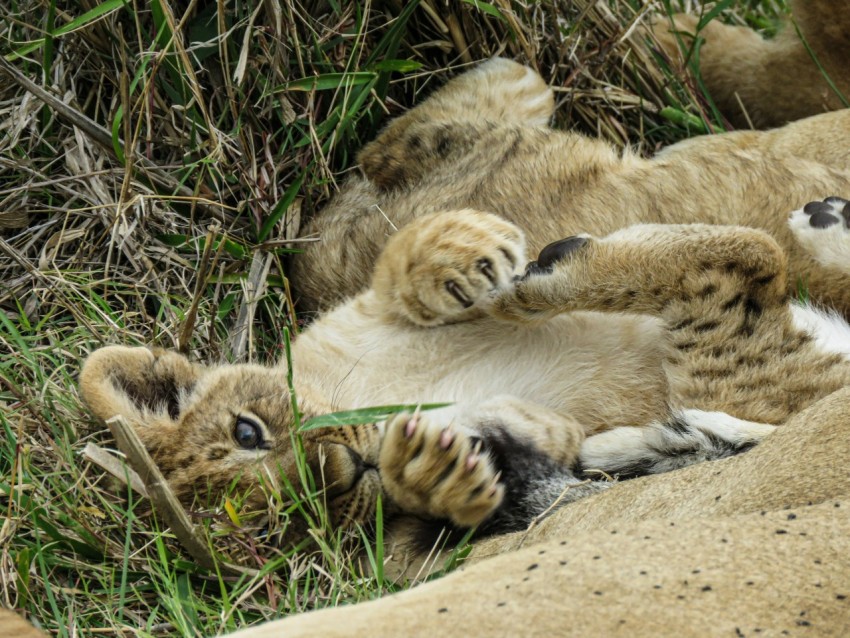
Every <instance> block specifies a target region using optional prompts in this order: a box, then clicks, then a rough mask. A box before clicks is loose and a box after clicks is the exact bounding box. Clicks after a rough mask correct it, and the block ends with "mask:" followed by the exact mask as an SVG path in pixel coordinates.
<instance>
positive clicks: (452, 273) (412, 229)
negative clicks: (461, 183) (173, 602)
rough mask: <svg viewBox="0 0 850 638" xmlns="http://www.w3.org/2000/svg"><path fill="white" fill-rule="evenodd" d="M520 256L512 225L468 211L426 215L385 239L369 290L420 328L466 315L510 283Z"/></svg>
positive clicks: (522, 252)
mask: <svg viewBox="0 0 850 638" xmlns="http://www.w3.org/2000/svg"><path fill="white" fill-rule="evenodd" d="M524 259H525V238H524V236H523V234H522V231H520V230H519V229H518V228H517V227H516V226H514V225H513V224H511V223H509V222H506V221H505V220H503V219H501V218H500V217H497V216H496V215H492V214H490V213H481V212H478V211H473V210H461V211H450V212H444V213H437V214H434V215H427V216H424V217H421V218H419V219H417V220H416V221H415V222H413V223H411V224H408V226H406V227H405V228H403V229H402V230H401V231H399V232H398V233H396V235H394V236H393V237H392V238H391V239H390V241H389V242H388V243H387V246H386V248H385V249H384V252H383V253H382V255H381V257H380V258H379V260H378V263H377V265H376V267H375V277H374V279H373V289H374V290H375V291H376V292H377V294H378V295H379V298H382V299H383V300H384V302H385V303H387V304H388V305H389V308H388V309H389V310H390V311H391V312H392V313H394V314H400V315H402V316H403V317H405V318H407V319H408V320H410V321H411V322H413V323H415V324H417V325H421V326H435V325H440V324H443V323H447V322H456V321H463V320H466V319H471V318H473V317H476V316H480V314H481V313H482V312H483V311H485V310H486V308H487V307H488V306H489V303H490V301H491V299H492V298H493V297H494V296H495V294H496V293H497V292H498V291H502V290H506V289H508V288H510V287H511V286H512V285H513V282H514V280H515V279H516V278H517V277H518V275H519V273H520V270H519V268H520V264H522V263H523V261H524Z"/></svg>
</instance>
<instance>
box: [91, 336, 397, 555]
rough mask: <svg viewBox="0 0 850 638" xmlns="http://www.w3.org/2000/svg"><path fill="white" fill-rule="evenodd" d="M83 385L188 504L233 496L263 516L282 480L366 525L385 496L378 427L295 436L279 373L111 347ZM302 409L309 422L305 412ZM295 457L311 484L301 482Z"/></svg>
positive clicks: (95, 408)
mask: <svg viewBox="0 0 850 638" xmlns="http://www.w3.org/2000/svg"><path fill="white" fill-rule="evenodd" d="M80 389H81V391H82V395H83V398H84V400H85V401H86V403H87V404H88V405H89V407H90V408H91V410H92V412H94V414H95V415H96V416H97V417H98V418H100V419H102V420H103V421H107V420H109V419H111V418H112V417H115V416H121V417H123V418H124V419H125V420H126V421H127V422H128V423H129V424H130V425H131V426H132V427H133V429H134V430H135V431H136V432H137V434H138V435H139V438H140V439H141V441H142V442H143V443H144V445H145V447H146V448H147V450H148V452H149V453H150V455H151V457H152V458H153V460H154V462H155V463H156V464H157V466H158V467H159V468H160V470H161V471H162V473H163V475H164V476H165V478H166V479H167V480H168V482H169V485H170V486H171V488H172V490H173V491H174V492H175V493H176V494H177V496H178V497H180V498H181V500H183V501H184V502H186V503H191V502H192V501H193V500H194V498H195V497H196V495H200V496H201V497H209V498H210V501H211V502H215V499H216V497H220V496H221V495H223V494H224V493H226V492H229V491H230V490H233V492H234V493H237V494H239V495H240V496H242V497H244V498H245V501H244V502H245V503H246V506H247V507H248V508H251V509H254V510H258V511H264V510H265V509H266V505H267V502H268V494H269V493H270V490H271V491H272V492H274V491H278V492H279V491H280V489H281V488H282V487H283V486H284V485H285V484H286V482H288V483H289V485H291V486H294V488H295V490H296V491H298V490H301V489H303V490H311V489H315V490H316V492H319V493H321V494H322V497H323V498H324V500H325V503H326V505H327V510H328V513H329V515H330V519H331V522H332V523H333V524H334V525H339V526H343V525H346V524H350V523H351V522H362V521H367V520H369V519H370V518H371V516H372V514H373V512H374V508H375V503H376V501H377V497H378V494H379V493H380V492H381V491H382V490H381V483H380V478H379V476H378V472H377V471H376V469H375V466H376V465H377V457H378V453H379V447H380V436H379V434H378V430H377V427H376V426H373V425H365V426H357V427H351V426H348V427H346V426H344V427H339V428H324V429H318V430H314V431H308V432H304V433H303V434H301V435H300V437H298V436H296V433H295V431H294V423H295V419H294V417H293V406H292V399H291V397H290V391H289V386H288V383H287V376H286V370H284V369H282V368H269V367H264V366H259V365H224V366H211V367H206V366H202V365H199V364H196V363H192V362H190V361H189V360H188V359H187V358H186V357H184V356H182V355H180V354H177V353H174V352H168V351H165V350H149V349H147V348H128V347H123V346H109V347H105V348H102V349H100V350H97V351H96V352H94V353H93V354H92V355H91V356H90V357H89V358H88V359H87V360H86V362H85V364H84V366H83V370H82V372H81V374H80ZM299 409H300V410H302V411H304V412H307V414H304V415H303V418H305V419H306V418H308V417H309V416H311V414H309V411H310V410H309V406H305V405H303V404H300V405H299ZM296 448H300V450H298V451H296ZM297 455H298V456H303V458H304V459H305V460H306V466H307V467H308V468H309V474H310V475H311V476H312V479H311V480H310V479H308V480H307V481H303V480H302V477H303V476H304V472H303V469H304V464H303V463H301V464H300V465H299V463H298V461H297V460H296V459H297ZM299 468H300V469H301V471H300V472H299ZM305 483H307V485H305ZM289 536H290V534H285V535H284V538H288V537H289ZM291 540H293V541H295V540H300V539H291Z"/></svg>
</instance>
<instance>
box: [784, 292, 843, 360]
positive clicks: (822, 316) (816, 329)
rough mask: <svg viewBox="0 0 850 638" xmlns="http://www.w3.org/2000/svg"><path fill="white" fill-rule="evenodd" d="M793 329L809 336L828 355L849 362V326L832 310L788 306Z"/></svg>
mask: <svg viewBox="0 0 850 638" xmlns="http://www.w3.org/2000/svg"><path fill="white" fill-rule="evenodd" d="M790 309H791V315H792V317H793V320H794V327H796V328H797V329H798V330H801V331H803V332H805V333H807V334H809V335H811V336H812V337H813V338H814V340H815V344H816V345H817V346H818V347H819V348H820V349H821V350H822V351H823V352H827V353H830V354H840V355H843V356H844V357H845V358H846V359H848V360H850V324H848V323H847V321H846V320H845V319H844V317H842V316H841V315H839V314H838V313H837V312H835V311H834V310H822V309H820V308H815V307H813V306H810V305H809V304H800V303H792V304H790Z"/></svg>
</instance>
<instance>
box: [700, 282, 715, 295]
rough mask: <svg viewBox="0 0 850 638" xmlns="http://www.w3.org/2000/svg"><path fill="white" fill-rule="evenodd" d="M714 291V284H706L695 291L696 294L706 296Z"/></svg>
mask: <svg viewBox="0 0 850 638" xmlns="http://www.w3.org/2000/svg"><path fill="white" fill-rule="evenodd" d="M715 292H717V286H715V285H714V284H708V285H707V286H706V287H705V288H703V289H702V290H700V291H699V292H698V293H697V296H699V297H707V296H708V295H713V294H714V293H715Z"/></svg>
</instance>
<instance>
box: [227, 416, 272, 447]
mask: <svg viewBox="0 0 850 638" xmlns="http://www.w3.org/2000/svg"><path fill="white" fill-rule="evenodd" d="M233 437H234V438H235V439H236V442H237V443H238V444H239V447H241V448H242V449H245V450H255V449H257V448H264V449H265V448H267V447H268V446H267V444H266V442H265V441H264V440H263V431H262V430H261V429H260V426H259V425H257V424H256V423H254V422H253V421H252V420H251V419H246V418H245V417H243V416H240V417H239V418H238V419H236V427H235V428H234V429H233Z"/></svg>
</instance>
